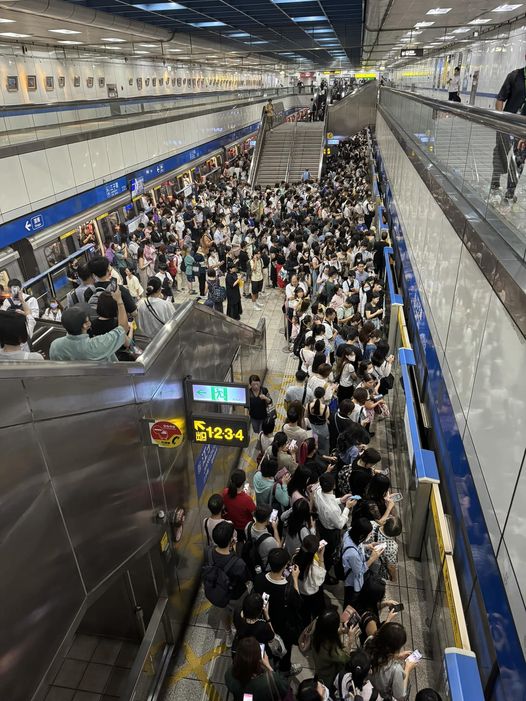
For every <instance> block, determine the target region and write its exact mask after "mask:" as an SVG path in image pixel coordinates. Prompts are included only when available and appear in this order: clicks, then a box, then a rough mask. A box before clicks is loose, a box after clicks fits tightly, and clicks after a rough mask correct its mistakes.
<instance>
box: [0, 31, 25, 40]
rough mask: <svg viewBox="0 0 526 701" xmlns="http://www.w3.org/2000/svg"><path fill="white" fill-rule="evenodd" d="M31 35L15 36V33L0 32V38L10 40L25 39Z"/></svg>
mask: <svg viewBox="0 0 526 701" xmlns="http://www.w3.org/2000/svg"><path fill="white" fill-rule="evenodd" d="M30 36H31V34H17V33H16V32H0V37H9V38H10V39H27V38H28V37H30Z"/></svg>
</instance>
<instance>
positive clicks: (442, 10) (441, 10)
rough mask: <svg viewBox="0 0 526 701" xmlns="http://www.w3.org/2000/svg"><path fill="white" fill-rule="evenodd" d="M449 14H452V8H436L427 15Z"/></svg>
mask: <svg viewBox="0 0 526 701" xmlns="http://www.w3.org/2000/svg"><path fill="white" fill-rule="evenodd" d="M448 12H451V8H450V7H435V8H434V9H432V10H428V11H427V12H426V15H447V13H448Z"/></svg>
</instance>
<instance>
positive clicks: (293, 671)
mask: <svg viewBox="0 0 526 701" xmlns="http://www.w3.org/2000/svg"><path fill="white" fill-rule="evenodd" d="M302 669H303V667H302V666H301V665H300V664H291V665H290V669H289V671H288V672H284V674H285V676H286V677H297V676H298V674H299V673H300V672H301V670H302Z"/></svg>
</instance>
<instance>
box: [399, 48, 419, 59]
mask: <svg viewBox="0 0 526 701" xmlns="http://www.w3.org/2000/svg"><path fill="white" fill-rule="evenodd" d="M423 55H424V49H400V58H416V57H420V56H423Z"/></svg>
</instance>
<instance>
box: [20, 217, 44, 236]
mask: <svg viewBox="0 0 526 701" xmlns="http://www.w3.org/2000/svg"><path fill="white" fill-rule="evenodd" d="M44 226H45V220H44V216H43V215H42V214H35V215H34V216H32V217H29V219H26V221H25V224H24V229H25V230H26V231H27V232H28V233H29V232H33V231H38V230H39V229H43V228H44Z"/></svg>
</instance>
